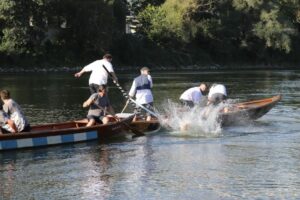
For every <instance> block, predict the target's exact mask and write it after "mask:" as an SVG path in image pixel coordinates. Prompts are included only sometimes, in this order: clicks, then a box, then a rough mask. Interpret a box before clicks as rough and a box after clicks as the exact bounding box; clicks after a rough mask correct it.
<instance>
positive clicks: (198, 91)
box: [179, 83, 207, 108]
mask: <svg viewBox="0 0 300 200" xmlns="http://www.w3.org/2000/svg"><path fill="white" fill-rule="evenodd" d="M206 91H207V85H206V84H205V83H201V84H200V85H199V86H198V87H192V88H189V89H187V90H186V91H184V92H183V93H182V94H181V96H180V98H179V100H180V101H181V103H182V104H183V105H185V106H188V107H190V108H192V107H194V106H195V104H200V102H201V100H202V97H203V96H204V95H205V94H206Z"/></svg>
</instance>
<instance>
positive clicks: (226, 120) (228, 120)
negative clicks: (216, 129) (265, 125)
mask: <svg viewBox="0 0 300 200" xmlns="http://www.w3.org/2000/svg"><path fill="white" fill-rule="evenodd" d="M280 99H281V95H277V96H273V97H271V98H265V99H259V100H254V101H247V102H242V103H236V104H233V105H232V106H229V108H228V111H227V112H224V111H222V112H221V113H220V115H219V117H220V120H221V123H222V125H224V126H226V125H231V124H236V123H239V122H245V121H249V120H256V119H258V118H260V117H262V116H263V115H265V114H266V113H267V112H269V111H270V110H271V109H272V108H273V107H274V106H275V105H276V104H277V103H278V102H279V101H280Z"/></svg>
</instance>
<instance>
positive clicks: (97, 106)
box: [83, 85, 114, 126]
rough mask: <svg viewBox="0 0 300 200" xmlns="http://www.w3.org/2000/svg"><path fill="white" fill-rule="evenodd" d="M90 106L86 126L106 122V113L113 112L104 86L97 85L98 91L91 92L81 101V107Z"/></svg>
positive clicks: (107, 119) (107, 120)
mask: <svg viewBox="0 0 300 200" xmlns="http://www.w3.org/2000/svg"><path fill="white" fill-rule="evenodd" d="M88 106H89V107H90V109H89V111H88V115H87V119H88V123H87V125H86V126H92V125H94V124H96V123H100V124H107V123H108V122H109V117H108V116H107V114H111V113H112V114H113V113H114V111H113V108H112V107H111V105H110V102H109V99H108V97H107V93H106V86H103V85H101V86H99V90H98V93H94V94H92V95H91V96H90V97H89V98H88V100H86V101H85V102H84V103H83V107H84V108H86V107H88Z"/></svg>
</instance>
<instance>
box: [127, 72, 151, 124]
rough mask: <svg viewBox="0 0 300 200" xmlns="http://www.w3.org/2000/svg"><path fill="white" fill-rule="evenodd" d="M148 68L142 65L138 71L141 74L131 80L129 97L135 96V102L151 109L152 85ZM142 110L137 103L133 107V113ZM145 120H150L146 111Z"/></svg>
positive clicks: (138, 112) (139, 112) (149, 115)
mask: <svg viewBox="0 0 300 200" xmlns="http://www.w3.org/2000/svg"><path fill="white" fill-rule="evenodd" d="M149 71H150V70H149V68H148V67H142V68H141V70H140V72H141V75H140V76H138V77H136V78H135V79H134V80H133V83H132V86H131V89H130V91H129V97H130V98H132V97H134V96H135V98H136V102H137V103H138V104H141V105H142V106H144V107H145V108H147V109H149V110H151V111H153V95H152V91H151V89H152V87H153V82H152V77H151V76H150V74H149ZM141 112H142V110H141V108H140V107H139V106H138V105H137V106H136V108H135V113H136V114H137V115H138V114H141ZM146 116H147V118H146V120H147V121H150V120H151V114H150V113H148V112H147V113H146ZM136 117H137V116H135V118H134V119H133V120H134V121H135V120H136Z"/></svg>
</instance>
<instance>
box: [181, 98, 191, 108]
mask: <svg viewBox="0 0 300 200" xmlns="http://www.w3.org/2000/svg"><path fill="white" fill-rule="evenodd" d="M180 102H181V104H182V105H183V106H188V107H190V108H192V107H194V102H192V101H188V100H183V99H180Z"/></svg>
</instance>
